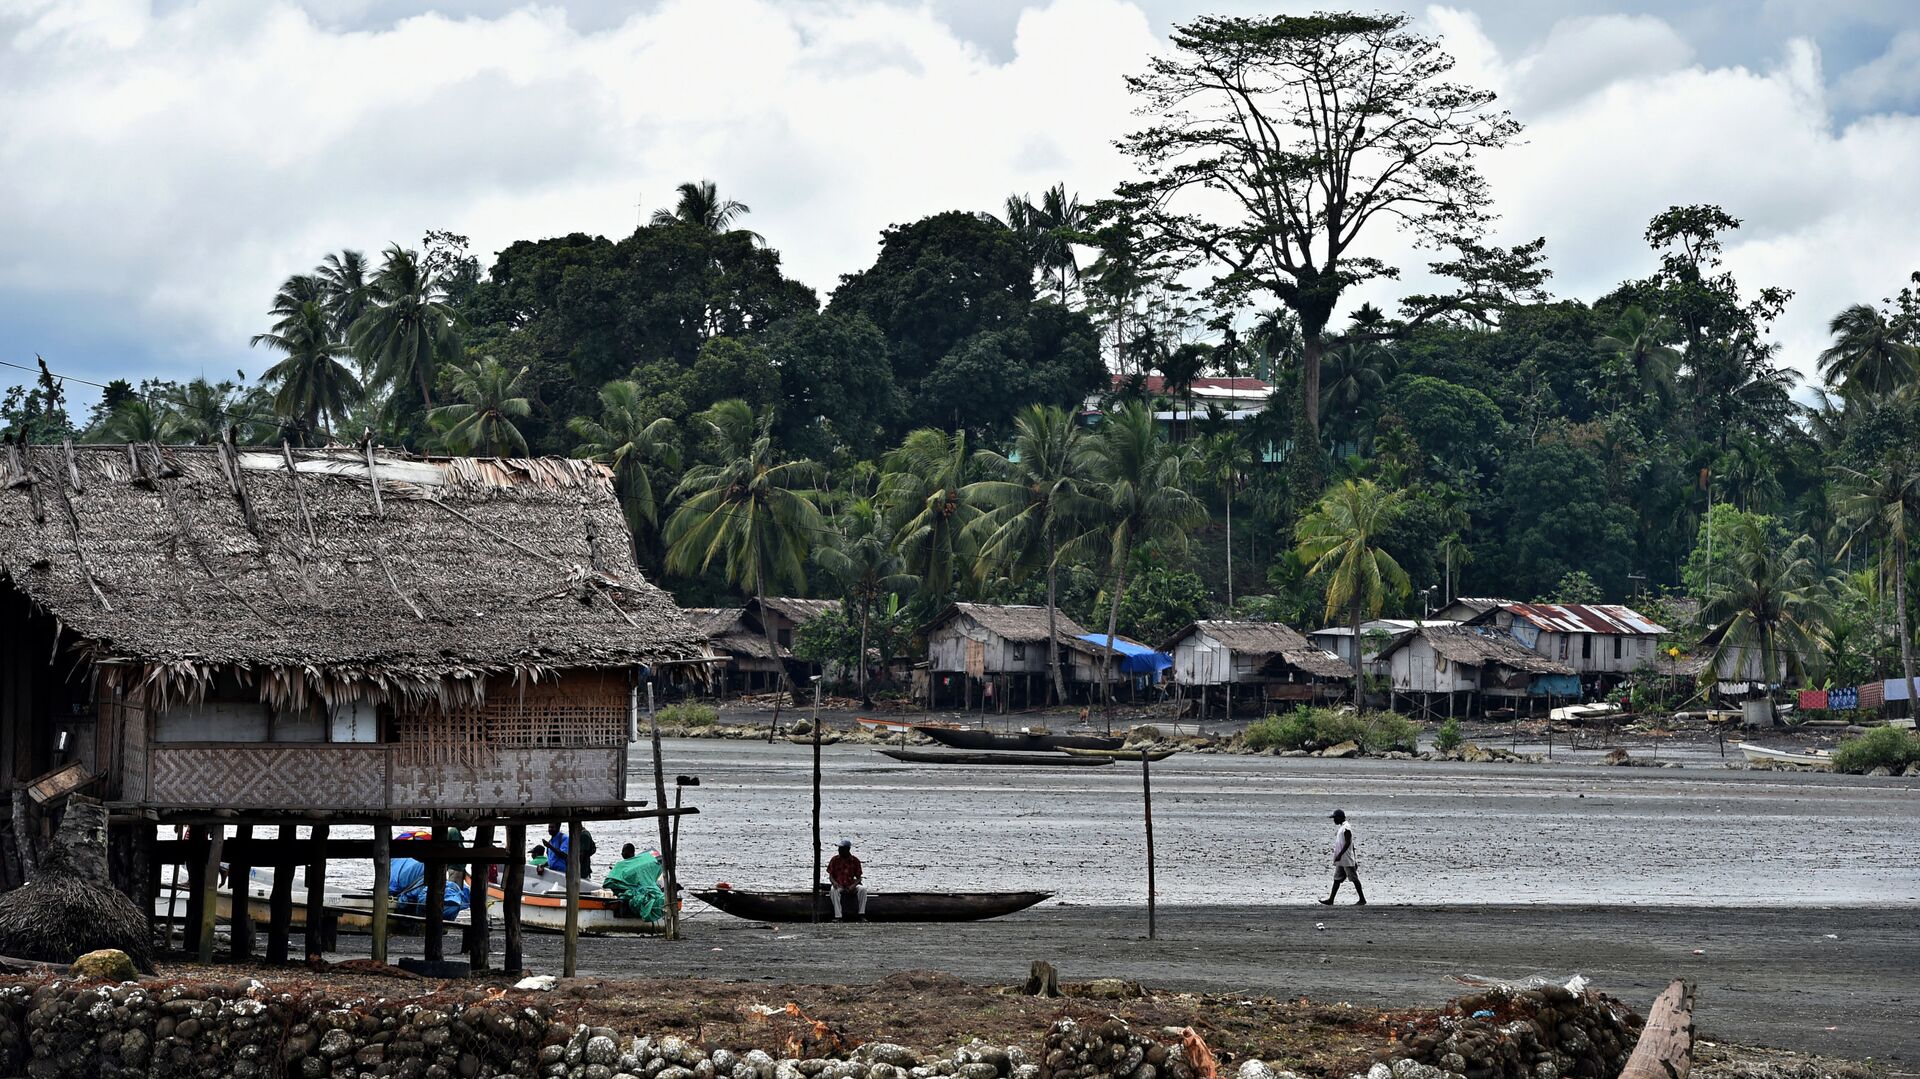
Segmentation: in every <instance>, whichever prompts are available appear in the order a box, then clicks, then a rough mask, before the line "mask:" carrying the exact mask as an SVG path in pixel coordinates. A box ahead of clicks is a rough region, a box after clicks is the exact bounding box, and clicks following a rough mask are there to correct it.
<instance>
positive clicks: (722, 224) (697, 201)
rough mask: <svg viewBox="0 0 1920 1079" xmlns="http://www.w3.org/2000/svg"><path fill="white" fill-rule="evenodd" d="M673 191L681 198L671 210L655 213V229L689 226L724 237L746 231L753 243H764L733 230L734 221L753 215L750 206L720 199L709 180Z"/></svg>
mask: <svg viewBox="0 0 1920 1079" xmlns="http://www.w3.org/2000/svg"><path fill="white" fill-rule="evenodd" d="M674 190H676V191H678V192H679V193H680V198H679V200H678V201H677V202H675V203H674V205H673V209H671V210H655V211H654V212H653V219H652V221H651V222H650V223H651V224H653V225H654V226H656V227H658V226H662V225H674V224H683V225H692V226H693V227H695V228H697V229H700V230H702V231H705V232H711V233H714V234H716V235H724V234H726V233H730V232H745V233H746V234H747V235H748V236H751V237H752V238H753V241H754V242H755V243H765V242H766V240H765V238H764V237H762V236H761V235H760V234H759V233H757V232H752V231H749V230H747V229H736V228H734V227H733V224H734V222H735V221H737V220H739V219H740V218H742V217H745V216H746V215H747V214H750V213H752V212H753V209H752V207H750V206H748V205H747V204H746V203H744V202H741V201H740V200H738V199H723V198H721V197H720V189H719V187H718V185H716V184H715V183H714V182H713V181H712V180H700V181H698V182H692V181H690V182H688V183H684V184H681V185H680V186H679V187H677V188H675V189H674Z"/></svg>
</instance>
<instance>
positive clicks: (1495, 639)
mask: <svg viewBox="0 0 1920 1079" xmlns="http://www.w3.org/2000/svg"><path fill="white" fill-rule="evenodd" d="M1416 638H1418V639H1421V640H1424V641H1426V642H1427V643H1428V644H1429V645H1431V646H1432V647H1433V650H1434V652H1435V653H1436V654H1438V655H1439V656H1440V657H1441V658H1442V659H1445V660H1447V661H1449V662H1452V663H1459V664H1462V665H1465V666H1468V667H1484V666H1486V665H1488V664H1490V663H1491V664H1494V665H1496V666H1501V667H1507V668H1510V669H1512V670H1516V671H1525V672H1527V673H1529V674H1577V673H1579V672H1577V671H1575V670H1574V669H1573V668H1572V667H1569V666H1568V665H1566V664H1565V663H1561V662H1558V661H1556V660H1551V659H1548V658H1547V657H1545V656H1543V655H1541V654H1540V653H1538V652H1535V651H1532V650H1531V649H1528V648H1526V647H1523V646H1522V645H1521V644H1520V642H1519V641H1516V640H1514V639H1513V638H1512V637H1510V636H1508V635H1506V634H1504V633H1494V632H1486V633H1482V632H1480V631H1478V630H1474V629H1469V628H1466V627H1464V626H1422V627H1421V628H1420V629H1417V630H1415V631H1414V632H1412V633H1409V634H1407V635H1406V636H1404V637H1399V638H1396V639H1395V640H1394V641H1393V643H1391V644H1389V645H1387V646H1386V647H1385V648H1383V649H1381V650H1380V655H1379V656H1378V657H1376V658H1378V659H1386V658H1387V657H1388V656H1391V655H1392V654H1393V653H1394V652H1397V651H1399V650H1400V649H1402V648H1404V647H1406V646H1407V644H1408V642H1410V641H1413V640H1414V639H1416Z"/></svg>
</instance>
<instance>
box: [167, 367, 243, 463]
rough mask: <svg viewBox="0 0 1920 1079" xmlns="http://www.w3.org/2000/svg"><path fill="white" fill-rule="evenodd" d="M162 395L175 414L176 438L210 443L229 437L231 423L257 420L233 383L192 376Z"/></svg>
mask: <svg viewBox="0 0 1920 1079" xmlns="http://www.w3.org/2000/svg"><path fill="white" fill-rule="evenodd" d="M244 378H245V376H244V375H243V376H242V380H243V381H244ZM162 397H163V398H164V400H165V402H166V407H167V410H168V412H169V413H170V414H171V415H172V417H173V435H174V438H175V439H177V440H179V441H183V442H192V443H195V444H197V445H201V446H211V445H213V444H214V443H215V442H218V441H220V440H221V439H222V438H224V437H225V436H226V432H227V428H228V427H229V426H232V425H235V424H251V423H252V422H253V421H254V419H255V417H253V416H252V415H250V414H249V413H248V412H247V411H246V408H245V403H244V397H243V395H242V393H241V392H240V386H239V385H238V384H236V383H232V382H208V381H207V380H206V379H205V378H196V379H191V380H189V381H187V382H183V383H180V384H178V385H175V386H169V387H168V388H167V389H166V390H165V391H164V392H163V394H162ZM249 441H251V440H249Z"/></svg>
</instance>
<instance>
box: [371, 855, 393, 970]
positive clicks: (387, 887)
mask: <svg viewBox="0 0 1920 1079" xmlns="http://www.w3.org/2000/svg"><path fill="white" fill-rule="evenodd" d="M392 888H393V829H392V828H391V827H389V826H388V825H387V824H385V823H384V822H383V823H381V824H377V825H374V828H373V925H372V928H371V932H372V933H373V961H374V962H376V963H385V962H386V961H387V905H388V903H389V901H390V895H389V893H390V892H391V891H392Z"/></svg>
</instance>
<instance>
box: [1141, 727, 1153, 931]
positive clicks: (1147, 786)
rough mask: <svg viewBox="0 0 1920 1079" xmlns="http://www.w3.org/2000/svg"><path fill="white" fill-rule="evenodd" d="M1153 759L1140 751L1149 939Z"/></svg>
mask: <svg viewBox="0 0 1920 1079" xmlns="http://www.w3.org/2000/svg"><path fill="white" fill-rule="evenodd" d="M1152 769H1153V761H1152V759H1151V755H1150V754H1148V753H1147V751H1146V750H1141V751H1140V803H1141V806H1142V808H1143V809H1144V811H1145V815H1146V820H1147V939H1148V940H1152V939H1153V938H1154V928H1155V927H1154V918H1153V916H1154V909H1153V900H1154V880H1153V772H1152Z"/></svg>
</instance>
